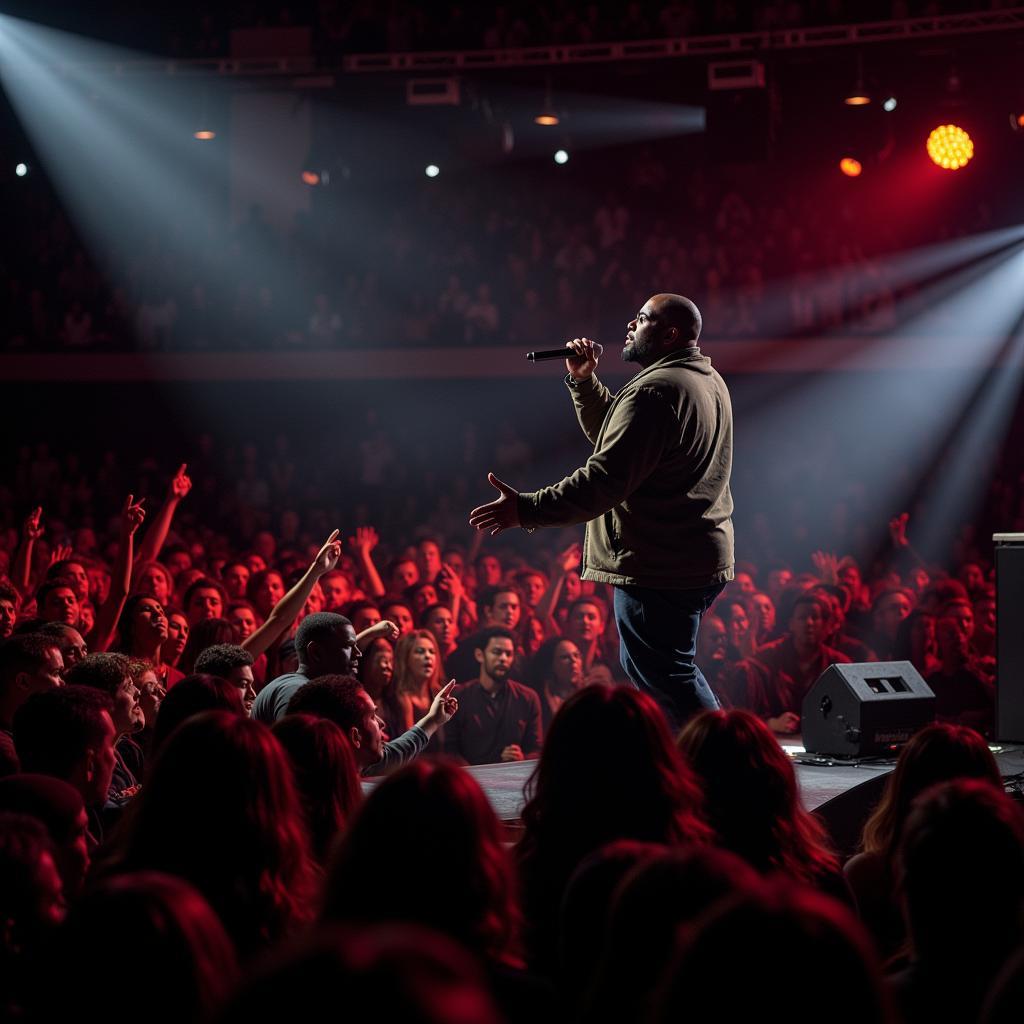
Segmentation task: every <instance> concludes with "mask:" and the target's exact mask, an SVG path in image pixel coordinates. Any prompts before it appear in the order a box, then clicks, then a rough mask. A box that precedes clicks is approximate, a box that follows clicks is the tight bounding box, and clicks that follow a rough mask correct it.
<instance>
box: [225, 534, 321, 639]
mask: <svg viewBox="0 0 1024 1024" xmlns="http://www.w3.org/2000/svg"><path fill="white" fill-rule="evenodd" d="M339 558H341V541H340V540H338V531H337V530H335V531H334V532H333V533H332V534H331V535H330V537H328V538H327V540H325V541H324V546H323V547H322V548H321V549H320V550H319V551H318V552H317V555H316V558H314V559H313V564H312V565H311V566H310V567H309V568H308V569H307V570H306V572H305V574H304V575H303V577H302V579H301V580H299V582H298V583H296V584H295V586H294V587H292V589H291V590H289V591H288V593H287V594H285V595H284V597H282V598H281V600H280V601H278V602H277V604H275V605H274V607H273V609H272V610H271V612H270V614H269V615H268V616H267V621H266V622H264V623H263V625H262V626H260V628H259V629H257V630H256V632H255V633H253V634H252V635H251V636H247V637H246V638H245V639H244V640H243V641H242V647H244V648H245V649H246V650H247V651H248V652H249V653H250V654H251V655H252V656H253V658H258V657H259V656H260V655H261V654H264V653H265V652H266V651H267V649H268V648H269V647H270V645H271V644H272V643H274V641H275V640H277V639H278V638H279V637H280V636H281V635H282V634H283V633H284V632H285V630H287V629H288V627H289V626H290V625H291V624H292V623H293V622H294V621H295V620H296V618H298V615H299V612H301V611H302V606H303V605H304V604H305V603H306V598H307V597H309V594H310V591H311V590H312V589H313V586H314V584H315V583H316V581H317V580H318V579H320V577H321V576H323V574H324V573H325V572H330V571H331V570H332V569H333V568H334V567H335V566H336V565H337V564H338V559H339Z"/></svg>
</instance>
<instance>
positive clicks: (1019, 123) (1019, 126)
mask: <svg viewBox="0 0 1024 1024" xmlns="http://www.w3.org/2000/svg"><path fill="white" fill-rule="evenodd" d="M1010 128H1011V129H1012V130H1013V131H1015V132H1019V131H1021V130H1024V114H1011V115H1010Z"/></svg>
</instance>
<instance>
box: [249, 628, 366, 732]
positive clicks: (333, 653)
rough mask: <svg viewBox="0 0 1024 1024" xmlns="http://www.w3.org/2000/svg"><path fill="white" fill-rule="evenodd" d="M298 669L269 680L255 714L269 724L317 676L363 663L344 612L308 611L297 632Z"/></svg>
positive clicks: (345, 672)
mask: <svg viewBox="0 0 1024 1024" xmlns="http://www.w3.org/2000/svg"><path fill="white" fill-rule="evenodd" d="M295 650H296V653H297V654H298V656H299V665H298V669H297V670H296V671H295V672H288V673H286V674H285V675H283V676H278V677H277V678H276V679H274V680H272V681H271V682H269V683H267V685H266V686H264V687H263V689H262V690H260V692H259V693H258V694H257V696H256V700H255V702H254V703H253V706H252V717H253V718H255V719H256V721H258V722H263V723H264V724H265V725H273V724H274V723H275V722H276V721H277V720H278V719H279V718H283V717H284V714H285V712H286V711H287V710H288V702H289V701H290V700H291V699H292V697H294V696H295V694H296V693H298V691H299V690H300V689H302V687H303V686H305V685H306V683H308V682H309V681H310V679H312V678H313V677H314V676H324V675H329V674H334V673H336V674H338V675H348V674H351V673H354V672H355V670H356V667H357V666H358V664H359V648H358V647H357V646H356V631H355V629H353V628H352V623H351V622H349V621H348V619H346V618H345V616H344V615H336V614H335V613H334V612H316V613H315V614H313V615H307V616H306V617H305V618H304V619H303V620H302V621H301V622H300V623H299V628H298V630H297V631H296V633H295Z"/></svg>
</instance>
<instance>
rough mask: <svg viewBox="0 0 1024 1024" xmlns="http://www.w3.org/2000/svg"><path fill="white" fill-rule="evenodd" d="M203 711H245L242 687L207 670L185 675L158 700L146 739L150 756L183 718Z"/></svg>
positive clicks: (233, 712) (242, 712)
mask: <svg viewBox="0 0 1024 1024" xmlns="http://www.w3.org/2000/svg"><path fill="white" fill-rule="evenodd" d="M204 711H230V712H231V713H232V714H233V715H244V714H245V705H244V704H243V703H242V694H241V691H240V690H239V689H238V687H237V686H235V684H234V683H229V682H228V681H227V680H226V679H222V678H221V677H220V676H211V675H209V674H208V673H206V672H194V673H193V674H192V675H190V676H185V678H184V679H182V681H181V682H180V683H178V685H177V686H175V688H174V689H173V690H171V692H170V693H168V694H167V695H166V696H165V697H163V699H162V700H161V701H160V708H159V710H158V711H157V713H156V725H154V726H153V734H152V736H151V737H150V741H149V757H150V758H152V757H153V755H155V754H156V752H157V751H158V750H159V749H160V748H161V747H162V746H163V745H164V742H165V741H166V740H167V737H168V736H170V735H171V733H172V732H174V730H175V729H177V728H178V726H179V725H181V723H182V722H184V721H186V720H187V719H189V718H193V717H194V716H195V715H201V714H202V713H203V712H204Z"/></svg>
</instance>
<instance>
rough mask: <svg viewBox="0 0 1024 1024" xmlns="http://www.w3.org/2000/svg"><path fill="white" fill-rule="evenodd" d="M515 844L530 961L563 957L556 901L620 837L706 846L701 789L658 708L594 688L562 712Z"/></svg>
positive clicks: (625, 693) (541, 964) (622, 690)
mask: <svg viewBox="0 0 1024 1024" xmlns="http://www.w3.org/2000/svg"><path fill="white" fill-rule="evenodd" d="M527 796H528V801H527V804H526V807H525V808H524V809H523V825H524V827H525V831H524V834H523V838H522V839H521V841H520V843H519V846H518V848H517V851H516V853H517V857H518V861H519V873H520V879H521V881H522V887H523V908H524V912H525V915H526V940H527V953H528V956H529V959H530V961H531V963H532V964H533V965H534V966H535V967H537V968H538V969H539V970H541V971H543V972H547V973H550V972H551V971H552V970H553V969H554V965H555V962H556V959H555V953H556V947H557V934H556V933H557V919H558V908H559V905H560V903H561V900H562V896H563V894H564V891H565V887H566V884H567V883H568V880H569V877H570V876H571V875H572V873H573V871H574V870H575V869H576V867H577V866H578V865H579V863H580V862H581V861H582V860H583V858H584V857H586V856H587V855H588V854H590V853H592V852H593V851H594V850H597V849H598V848H599V847H602V846H604V845H605V844H606V843H610V842H612V841H614V840H616V839H636V840H640V841H642V842H651V843H664V844H666V845H678V844H685V843H703V842H707V841H709V840H710V838H711V830H710V829H709V828H708V827H707V826H706V825H705V824H704V821H703V818H702V816H701V813H700V802H701V799H700V791H699V789H698V788H697V784H696V782H695V780H694V777H693V774H692V772H691V771H690V769H689V768H688V766H687V765H686V763H685V761H684V760H683V758H682V757H681V755H680V754H679V752H678V751H677V750H676V748H675V746H674V745H673V743H672V737H671V735H670V734H669V731H668V726H667V725H666V723H665V719H664V716H663V715H662V713H661V711H660V709H659V708H658V706H657V705H656V704H655V703H654V701H653V700H651V698H650V697H647V696H645V695H644V694H642V693H639V692H638V691H636V690H632V689H629V688H626V687H603V686H588V687H585V688H584V689H582V690H580V691H579V692H578V693H576V694H574V695H573V696H572V697H570V698H569V699H568V700H567V701H566V702H565V703H564V704H563V705H562V707H561V709H560V710H559V711H558V713H557V714H556V715H555V717H554V719H553V720H552V722H551V728H550V729H549V730H548V735H547V738H546V740H545V742H544V748H543V750H542V751H541V755H540V760H539V761H538V762H537V768H536V770H535V771H534V774H533V776H532V777H531V779H530V782H529V783H528V784H527Z"/></svg>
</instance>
